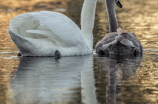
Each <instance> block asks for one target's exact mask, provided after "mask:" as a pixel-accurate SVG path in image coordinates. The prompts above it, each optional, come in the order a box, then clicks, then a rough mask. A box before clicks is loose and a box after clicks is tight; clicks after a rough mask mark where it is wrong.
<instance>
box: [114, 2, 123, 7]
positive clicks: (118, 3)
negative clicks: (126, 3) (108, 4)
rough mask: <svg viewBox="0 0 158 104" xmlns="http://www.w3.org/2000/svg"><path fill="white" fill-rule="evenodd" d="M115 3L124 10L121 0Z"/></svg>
mask: <svg viewBox="0 0 158 104" xmlns="http://www.w3.org/2000/svg"><path fill="white" fill-rule="evenodd" d="M115 3H116V5H117V6H118V7H120V8H122V4H121V3H120V1H119V0H115Z"/></svg>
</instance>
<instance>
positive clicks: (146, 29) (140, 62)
mask: <svg viewBox="0 0 158 104" xmlns="http://www.w3.org/2000/svg"><path fill="white" fill-rule="evenodd" d="M121 2H122V4H123V8H122V9H119V8H117V7H116V12H117V18H118V22H119V26H120V27H122V28H123V29H124V30H128V31H130V32H134V33H135V34H136V35H137V37H138V38H139V39H140V41H141V42H142V44H143V47H144V49H146V50H148V51H144V54H143V57H136V58H133V57H126V58H123V57H121V58H120V57H117V58H116V57H112V56H111V57H97V56H96V55H95V54H94V55H88V56H77V57H62V58H61V59H60V60H55V59H54V58H53V57H35V58H33V57H22V58H18V57H17V56H16V55H17V53H18V50H17V48H16V46H15V45H14V44H13V43H12V42H11V41H10V37H9V35H8V33H7V29H8V24H9V21H10V20H11V19H12V18H13V17H14V16H16V15H18V14H21V13H26V12H31V11H39V10H51V11H56V12H61V13H64V14H65V15H67V16H68V17H70V18H71V19H72V20H73V21H74V22H75V23H77V24H78V25H79V26H80V11H81V8H82V3H83V0H45V1H44V0H36V1H34V0H2V1H0V80H1V81H0V104H158V60H156V58H155V55H156V54H158V53H157V50H158V45H157V44H158V42H157V40H158V38H157V37H158V12H157V10H158V6H157V5H158V2H157V0H139V1H138V0H130V1H127V0H121ZM105 11H106V10H105V0H98V3H97V11H96V20H95V26H94V31H93V33H94V45H95V44H96V42H97V41H98V40H100V39H101V38H102V37H103V36H104V35H105V34H106V33H108V21H107V17H106V13H105Z"/></svg>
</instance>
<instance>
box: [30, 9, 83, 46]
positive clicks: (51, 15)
mask: <svg viewBox="0 0 158 104" xmlns="http://www.w3.org/2000/svg"><path fill="white" fill-rule="evenodd" d="M30 14H31V15H32V16H33V17H34V18H35V19H37V20H39V21H40V23H41V24H44V25H45V26H46V27H48V28H49V29H50V30H51V31H52V32H53V33H54V34H55V35H56V36H57V37H59V38H60V39H61V40H62V42H63V44H65V45H68V46H74V45H75V46H76V45H78V44H86V42H85V39H84V37H83V35H82V33H81V30H80V28H79V27H78V26H77V25H76V24H75V23H74V22H73V21H72V20H71V19H69V18H68V17H67V16H65V15H63V14H60V13H55V12H50V11H41V12H32V13H30ZM50 38H54V36H53V35H50Z"/></svg>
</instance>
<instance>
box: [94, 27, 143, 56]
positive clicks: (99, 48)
mask: <svg viewBox="0 0 158 104" xmlns="http://www.w3.org/2000/svg"><path fill="white" fill-rule="evenodd" d="M142 51H143V47H142V45H141V43H140V41H139V40H138V38H137V37H136V35H135V34H134V33H131V32H127V31H123V30H122V29H121V28H118V29H117V32H111V33H108V34H107V35H105V36H104V38H103V39H102V40H101V41H99V42H98V43H97V44H96V53H97V54H98V55H99V56H107V55H110V54H111V55H135V56H138V55H140V54H141V53H142Z"/></svg>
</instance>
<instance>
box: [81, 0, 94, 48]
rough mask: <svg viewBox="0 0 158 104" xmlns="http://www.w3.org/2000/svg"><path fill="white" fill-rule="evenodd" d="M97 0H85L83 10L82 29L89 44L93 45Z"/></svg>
mask: <svg viewBox="0 0 158 104" xmlns="http://www.w3.org/2000/svg"><path fill="white" fill-rule="evenodd" d="M96 2H97V0H84V3H83V7H82V12H81V31H82V34H83V35H84V37H85V39H86V41H87V40H90V41H91V42H89V43H88V44H89V45H91V46H92V45H93V27H94V19H95V9H96Z"/></svg>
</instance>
